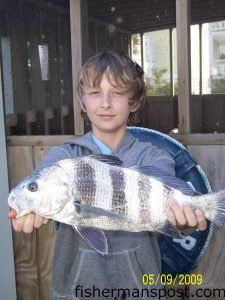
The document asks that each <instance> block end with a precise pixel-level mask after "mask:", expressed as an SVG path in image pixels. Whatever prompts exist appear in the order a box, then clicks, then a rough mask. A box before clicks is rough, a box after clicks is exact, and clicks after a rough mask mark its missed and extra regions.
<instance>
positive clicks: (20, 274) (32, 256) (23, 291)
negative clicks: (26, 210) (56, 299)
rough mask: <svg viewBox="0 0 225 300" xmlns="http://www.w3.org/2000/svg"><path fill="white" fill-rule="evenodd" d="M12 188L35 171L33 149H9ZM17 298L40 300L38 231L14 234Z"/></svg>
mask: <svg viewBox="0 0 225 300" xmlns="http://www.w3.org/2000/svg"><path fill="white" fill-rule="evenodd" d="M8 162H9V178H10V187H13V186H15V185H16V184H17V183H18V182H19V181H21V180H22V179H23V178H25V177H26V176H27V175H28V174H30V173H31V172H32V170H33V157H32V147H24V146H22V147H8ZM13 238H14V254H15V269H16V285H17V298H18V300H20V299H21V300H22V299H34V300H39V287H38V276H37V274H38V273H37V272H38V270H37V249H36V231H34V232H33V233H31V234H25V233H17V232H14V234H13Z"/></svg>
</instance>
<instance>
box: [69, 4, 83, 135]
mask: <svg viewBox="0 0 225 300" xmlns="http://www.w3.org/2000/svg"><path fill="white" fill-rule="evenodd" d="M70 28H71V56H72V77H73V99H74V128H75V134H77V135H82V134H84V120H83V119H82V117H81V114H80V113H81V109H80V105H79V103H78V100H77V96H76V81H77V74H78V72H79V70H80V68H81V64H82V38H81V34H82V29H81V0H70Z"/></svg>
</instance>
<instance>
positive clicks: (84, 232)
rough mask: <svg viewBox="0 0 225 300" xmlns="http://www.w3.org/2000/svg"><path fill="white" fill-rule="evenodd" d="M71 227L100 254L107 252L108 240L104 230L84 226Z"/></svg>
mask: <svg viewBox="0 0 225 300" xmlns="http://www.w3.org/2000/svg"><path fill="white" fill-rule="evenodd" d="M73 228H74V230H76V231H77V233H78V234H79V235H80V237H82V239H83V240H84V241H85V242H86V243H87V244H88V245H89V246H90V247H91V248H92V249H94V250H95V251H97V252H98V253H101V254H102V255H105V254H107V253H108V242H107V238H106V235H105V233H104V231H102V230H100V229H95V228H86V227H75V226H74V227H73Z"/></svg>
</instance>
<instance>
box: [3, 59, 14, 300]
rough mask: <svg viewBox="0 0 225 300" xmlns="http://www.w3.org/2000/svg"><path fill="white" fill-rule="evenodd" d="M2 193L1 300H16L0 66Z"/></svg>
mask: <svg viewBox="0 0 225 300" xmlns="http://www.w3.org/2000/svg"><path fill="white" fill-rule="evenodd" d="M0 161H1V172H0V191H1V198H0V201H1V209H0V237H1V240H2V242H1V253H0V266H1V272H0V291H1V299H4V300H15V299H16V282H15V269H14V255H13V243H12V228H11V223H10V221H9V220H8V219H7V213H8V212H9V206H8V203H7V197H8V192H9V185H8V171H7V157H6V142H5V128H4V111H3V93H2V78H1V65H0Z"/></svg>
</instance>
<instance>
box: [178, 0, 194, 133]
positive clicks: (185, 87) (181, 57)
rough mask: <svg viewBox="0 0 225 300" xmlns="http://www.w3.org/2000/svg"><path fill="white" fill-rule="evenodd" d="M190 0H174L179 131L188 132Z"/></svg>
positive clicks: (189, 126)
mask: <svg viewBox="0 0 225 300" xmlns="http://www.w3.org/2000/svg"><path fill="white" fill-rule="evenodd" d="M189 2H190V0H176V24H177V72H178V111H179V132H180V133H181V134H188V133H190V128H191V125H190V94H191V64H190V61H191V60H190V7H189V4H190V3H189Z"/></svg>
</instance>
